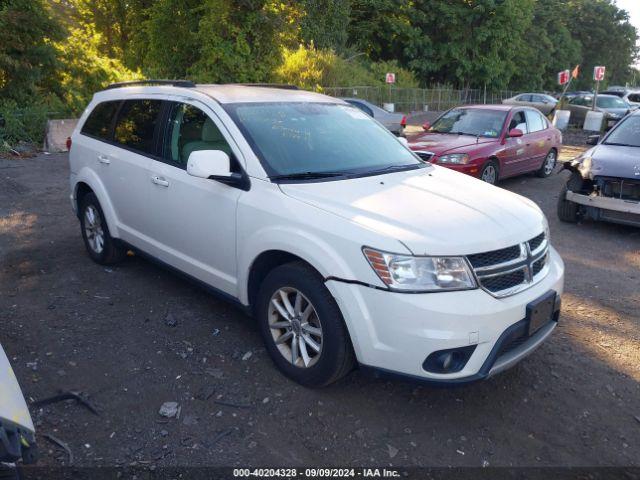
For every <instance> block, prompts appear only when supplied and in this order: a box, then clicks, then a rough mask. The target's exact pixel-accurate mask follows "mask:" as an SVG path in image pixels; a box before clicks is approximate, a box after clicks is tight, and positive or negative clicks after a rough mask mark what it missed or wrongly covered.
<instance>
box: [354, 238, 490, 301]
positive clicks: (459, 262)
mask: <svg viewBox="0 0 640 480" xmlns="http://www.w3.org/2000/svg"><path fill="white" fill-rule="evenodd" d="M362 252H363V253H364V256H365V257H366V258H367V260H368V261H369V264H370V265H371V267H372V268H373V270H374V271H375V272H376V274H377V275H378V277H380V280H382V282H383V283H384V284H385V285H387V286H388V287H389V288H391V289H393V290H400V291H411V292H438V291H446V290H467V289H472V288H476V287H477V285H476V282H475V280H474V278H473V275H472V273H471V270H470V268H469V265H468V264H467V261H466V260H465V258H464V257H416V256H411V255H400V254H395V253H388V252H381V251H378V250H374V249H373V248H368V247H364V248H363V249H362Z"/></svg>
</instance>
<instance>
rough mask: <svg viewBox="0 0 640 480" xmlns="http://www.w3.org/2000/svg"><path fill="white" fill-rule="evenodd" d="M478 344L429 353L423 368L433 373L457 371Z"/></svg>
mask: <svg viewBox="0 0 640 480" xmlns="http://www.w3.org/2000/svg"><path fill="white" fill-rule="evenodd" d="M476 346H477V345H469V346H466V347H459V348H450V349H447V350H438V351H437V352H433V353H432V354H431V355H429V356H428V357H427V358H426V359H425V361H424V363H423V364H422V368H424V369H425V370H426V371H427V372H431V373H456V372H459V371H460V370H462V369H463V368H464V366H465V365H466V364H467V362H468V361H469V359H470V358H471V355H472V354H473V352H474V350H475V349H476Z"/></svg>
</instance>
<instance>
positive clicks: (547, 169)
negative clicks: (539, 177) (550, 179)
mask: <svg viewBox="0 0 640 480" xmlns="http://www.w3.org/2000/svg"><path fill="white" fill-rule="evenodd" d="M555 166H556V152H554V151H553V150H552V151H550V152H549V154H548V155H547V158H545V160H544V174H545V175H551V172H553V169H554V168H555Z"/></svg>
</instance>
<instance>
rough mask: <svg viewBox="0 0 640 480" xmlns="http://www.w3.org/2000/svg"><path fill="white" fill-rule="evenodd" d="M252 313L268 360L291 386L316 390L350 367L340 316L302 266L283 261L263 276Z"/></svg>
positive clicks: (320, 281)
mask: <svg viewBox="0 0 640 480" xmlns="http://www.w3.org/2000/svg"><path fill="white" fill-rule="evenodd" d="M256 315H257V320H258V322H259V325H260V332H261V333H262V337H263V340H264V342H265V345H266V347H267V352H268V353H269V356H270V357H271V359H272V360H273V362H274V363H275V364H276V366H277V367H278V368H279V369H280V371H281V372H282V373H284V374H285V375H286V376H287V377H289V378H291V379H292V380H294V381H295V382H297V383H300V384H301V385H304V386H307V387H322V386H325V385H329V384H330V383H333V382H335V381H337V380H339V379H340V378H342V377H344V376H345V375H346V374H347V373H349V372H350V371H351V370H352V369H353V367H354V365H355V358H354V354H353V348H352V346H351V340H350V338H349V333H348V332H347V328H346V326H345V324H344V319H343V318H342V313H341V312H340V309H339V307H338V304H337V303H336V301H335V299H334V298H333V296H332V295H331V293H330V292H329V290H328V289H327V287H326V286H325V285H324V281H323V279H322V277H321V276H320V275H319V274H318V273H317V272H316V271H315V270H313V269H312V268H311V267H309V266H308V265H307V264H305V263H303V262H293V263H288V264H285V265H281V266H279V267H277V268H275V269H274V270H273V271H272V272H271V273H269V275H267V278H266V279H265V280H264V282H263V283H262V286H261V288H260V292H259V293H258V298H257V303H256Z"/></svg>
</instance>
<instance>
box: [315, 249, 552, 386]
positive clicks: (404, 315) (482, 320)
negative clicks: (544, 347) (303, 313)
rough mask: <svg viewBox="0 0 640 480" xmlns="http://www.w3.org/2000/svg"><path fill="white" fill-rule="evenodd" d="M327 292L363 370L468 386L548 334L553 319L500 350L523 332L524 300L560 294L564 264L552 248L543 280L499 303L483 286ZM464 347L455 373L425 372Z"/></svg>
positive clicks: (335, 286) (355, 287) (336, 286)
mask: <svg viewBox="0 0 640 480" xmlns="http://www.w3.org/2000/svg"><path fill="white" fill-rule="evenodd" d="M327 287H328V288H329V290H330V291H331V293H332V294H333V296H334V298H336V300H337V302H338V305H339V306H340V308H341V310H342V313H343V316H344V318H345V321H346V323H347V327H348V329H349V333H350V335H351V339H352V343H353V346H354V350H355V352H356V357H357V359H358V362H359V363H360V364H361V365H362V366H364V368H365V369H375V370H376V371H377V372H379V373H383V374H394V375H398V374H399V375H402V376H405V377H409V378H412V379H418V380H421V381H430V382H436V383H466V382H471V381H476V380H480V379H482V378H486V377H489V376H492V375H495V374H497V373H499V372H501V371H503V370H505V369H507V368H509V367H511V366H512V365H514V364H515V363H517V362H518V361H519V360H521V359H522V358H524V357H526V356H527V355H529V354H530V353H531V352H533V350H535V348H537V347H538V346H539V345H540V344H541V343H542V342H544V340H546V338H548V337H549V335H550V334H551V333H552V331H553V329H554V328H555V326H556V323H555V322H551V323H549V324H547V325H546V326H545V327H542V328H541V329H540V330H538V331H537V332H536V333H535V334H534V335H533V336H531V337H529V338H528V339H527V340H526V341H525V342H523V343H521V344H520V345H518V346H516V347H515V348H512V349H510V350H508V351H506V352H505V351H504V350H503V349H502V348H501V346H502V345H501V344H502V343H503V342H504V338H505V336H509V335H510V333H513V331H515V330H517V329H519V328H522V327H523V322H526V320H524V319H525V318H526V316H527V312H526V307H527V305H528V304H529V303H530V302H532V301H533V300H535V299H537V298H539V297H541V296H542V295H544V294H545V293H547V292H549V291H550V290H553V291H555V292H556V293H557V295H558V298H559V297H560V295H561V294H562V291H563V287H564V264H563V262H562V259H561V258H560V256H559V255H558V253H557V252H556V251H555V250H554V249H553V248H550V260H549V273H548V274H547V276H546V277H545V278H543V279H542V280H541V281H540V282H538V283H537V284H535V285H533V286H531V287H530V288H528V289H527V290H525V291H523V292H520V293H518V294H516V295H513V296H510V297H505V298H495V297H493V296H491V295H489V294H488V293H486V292H484V291H483V290H481V289H476V290H466V291H458V292H442V293H425V294H409V293H395V292H389V291H385V290H378V289H374V288H371V287H367V286H364V285H359V284H350V283H345V282H340V281H335V280H330V281H328V282H327ZM556 319H557V313H556ZM469 345H475V346H476V348H475V350H474V351H473V353H472V354H471V357H470V358H469V360H468V361H467V362H466V364H465V366H464V367H463V368H462V369H461V370H460V371H458V372H455V373H449V374H438V373H432V372H428V371H426V370H425V369H424V368H423V362H424V361H425V359H426V358H427V357H428V356H429V355H430V354H431V353H433V352H436V351H440V350H446V349H456V348H461V347H465V346H469Z"/></svg>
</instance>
